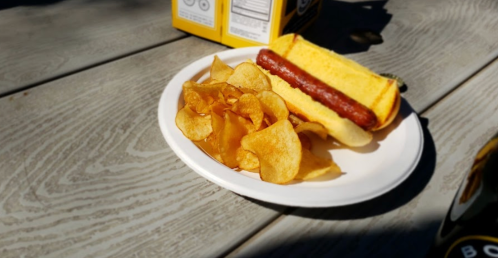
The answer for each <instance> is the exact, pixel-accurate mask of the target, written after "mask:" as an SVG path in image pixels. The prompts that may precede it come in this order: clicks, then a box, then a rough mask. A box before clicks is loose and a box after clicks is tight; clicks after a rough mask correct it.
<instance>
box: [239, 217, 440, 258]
mask: <svg viewBox="0 0 498 258" xmlns="http://www.w3.org/2000/svg"><path fill="white" fill-rule="evenodd" d="M394 225H395V222H393V225H391V226H389V227H388V228H386V229H382V230H379V229H371V230H369V231H367V232H364V231H356V232H351V231H352V230H348V229H337V230H335V231H334V230H333V229H324V230H323V231H325V232H324V233H318V232H320V230H314V231H313V232H316V233H314V235H310V233H309V232H304V231H303V233H302V234H294V235H282V236H281V237H277V238H273V239H265V244H264V245H263V244H262V243H257V242H256V243H257V246H252V247H253V248H252V249H250V250H249V249H247V248H246V250H249V251H248V253H244V254H238V255H236V256H237V257H361V258H363V257H404V258H407V257H424V256H425V255H426V254H427V252H428V250H429V248H430V246H431V244H432V243H433V241H434V237H435V235H436V233H437V230H438V228H439V225H440V220H439V219H427V220H426V221H424V222H421V223H419V224H417V225H416V226H412V227H408V226H407V227H396V226H394ZM254 247H255V248H254ZM260 247H261V248H260Z"/></svg>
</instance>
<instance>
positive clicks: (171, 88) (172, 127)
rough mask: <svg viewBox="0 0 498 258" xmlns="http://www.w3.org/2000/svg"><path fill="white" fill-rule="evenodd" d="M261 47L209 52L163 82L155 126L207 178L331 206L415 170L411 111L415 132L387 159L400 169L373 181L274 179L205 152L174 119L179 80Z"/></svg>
mask: <svg viewBox="0 0 498 258" xmlns="http://www.w3.org/2000/svg"><path fill="white" fill-rule="evenodd" d="M261 48H262V47H248V48H238V49H231V50H226V51H223V52H218V53H215V54H211V55H208V56H206V57H203V58H201V59H199V60H197V61H195V62H193V63H191V64H189V65H188V66H186V67H185V68H183V69H182V70H181V71H179V72H178V73H177V74H176V75H175V76H174V77H173V78H172V79H171V80H170V82H169V83H168V84H167V86H166V88H165V89H164V91H163V93H162V95H161V98H160V101H159V105H158V120H159V126H160V129H161V132H162V134H163V136H164V138H165V140H166V142H167V143H168V145H169V146H170V148H171V149H172V150H173V151H174V152H175V154H176V155H177V156H178V157H179V158H180V159H181V160H182V161H183V162H184V163H185V164H187V166H189V167H190V168H191V169H192V170H194V171H195V172H196V173H198V174H199V175H201V176H203V177H204V178H206V179H208V180H209V181H211V182H213V183H215V184H217V185H219V186H221V187H224V188H226V189H228V190H230V191H233V192H235V193H237V194H240V195H243V196H247V197H250V198H254V199H258V200H261V201H265V202H270V203H275V204H281V205H287V206H296V207H334V206H343V205H348V204H354V203H359V202H363V201H366V200H370V199H373V198H375V197H378V196H380V195H382V194H384V193H386V192H388V191H390V190H392V189H393V188H395V187H396V186H398V185H399V184H400V183H401V182H403V181H404V180H405V179H406V178H407V177H408V176H409V175H410V174H411V173H412V172H413V170H414V169H415V168H416V166H417V164H418V162H419V160H420V157H421V154H422V150H423V131H422V127H421V125H420V122H419V120H418V117H417V116H416V114H415V112H412V113H411V114H410V115H408V116H407V117H405V118H404V119H403V121H402V123H406V125H405V127H406V128H410V129H412V130H413V132H412V133H413V135H410V137H407V138H406V142H405V148H404V149H403V153H401V154H402V155H400V158H399V159H397V160H396V161H395V162H394V163H393V165H391V167H394V169H396V170H399V171H400V172H399V173H392V172H393V171H388V172H384V173H382V174H381V175H382V176H379V175H378V174H377V175H375V181H377V182H378V183H376V184H371V179H372V176H368V175H367V176H365V179H364V180H361V181H360V182H355V183H354V184H352V185H350V184H349V185H338V186H333V187H320V188H318V187H317V188H315V187H303V186H301V187H296V185H277V184H272V183H268V182H263V181H261V180H259V179H254V178H250V177H248V176H245V175H243V174H241V173H238V172H236V171H234V170H232V169H230V168H228V167H226V166H225V165H223V164H221V163H219V162H218V161H216V160H214V159H212V158H211V157H210V156H208V155H207V154H205V153H204V152H203V151H202V150H201V149H199V148H198V147H197V146H196V145H195V144H194V143H193V142H192V141H190V140H189V139H187V138H186V137H185V136H184V135H183V133H182V132H181V131H180V130H179V129H178V127H177V126H176V124H175V117H176V113H177V111H178V108H179V99H180V98H181V96H182V85H183V83H184V82H185V81H187V80H190V79H192V78H194V79H196V80H197V79H199V78H201V77H202V76H204V77H205V76H206V74H207V73H208V72H209V67H210V65H211V63H212V60H213V58H214V55H218V57H219V58H220V59H221V60H223V61H225V62H227V63H230V62H236V61H238V62H242V61H244V60H247V59H248V58H250V59H253V60H254V58H255V57H256V55H257V53H258V52H259V50H260V49H261ZM393 174H394V175H393ZM311 185H312V184H311Z"/></svg>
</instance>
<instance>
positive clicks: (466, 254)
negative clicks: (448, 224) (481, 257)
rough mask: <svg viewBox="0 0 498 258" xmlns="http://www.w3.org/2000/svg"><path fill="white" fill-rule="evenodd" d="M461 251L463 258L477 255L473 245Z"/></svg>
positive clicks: (464, 247)
mask: <svg viewBox="0 0 498 258" xmlns="http://www.w3.org/2000/svg"><path fill="white" fill-rule="evenodd" d="M461 250H462V254H463V257H465V258H471V257H476V255H477V252H476V250H475V249H474V247H472V246H471V245H466V246H463V247H462V249H461Z"/></svg>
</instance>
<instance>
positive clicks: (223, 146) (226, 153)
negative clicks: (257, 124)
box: [219, 110, 254, 168]
mask: <svg viewBox="0 0 498 258" xmlns="http://www.w3.org/2000/svg"><path fill="white" fill-rule="evenodd" d="M224 124H225V125H224V126H223V130H221V132H220V135H219V149H220V154H221V158H222V159H223V163H224V164H225V165H226V166H227V167H229V168H235V167H238V166H239V161H238V160H237V149H238V148H240V146H241V145H240V140H241V139H242V137H244V136H245V135H247V134H249V133H251V132H253V131H254V125H253V124H252V123H251V122H249V121H248V120H246V119H245V118H243V117H241V116H238V115H236V114H235V113H233V112H232V111H230V110H226V111H225V116H224Z"/></svg>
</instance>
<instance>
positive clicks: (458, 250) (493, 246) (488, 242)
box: [444, 236, 498, 258]
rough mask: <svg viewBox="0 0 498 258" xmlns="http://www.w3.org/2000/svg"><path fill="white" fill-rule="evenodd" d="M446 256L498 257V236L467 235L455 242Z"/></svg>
mask: <svg viewBox="0 0 498 258" xmlns="http://www.w3.org/2000/svg"><path fill="white" fill-rule="evenodd" d="M444 257H445V258H479V257H486V258H487V257H492V258H494V257H497V258H498V238H496V237H491V236H465V237H462V238H460V239H458V240H457V241H455V243H453V244H452V245H451V246H450V248H449V249H448V251H447V252H446V255H445V256H444Z"/></svg>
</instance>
